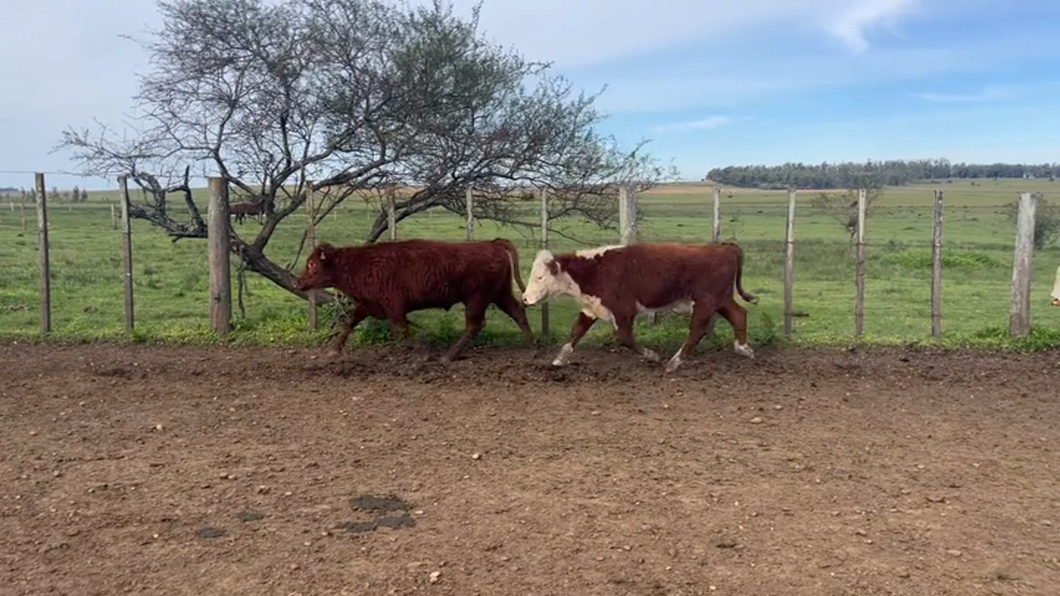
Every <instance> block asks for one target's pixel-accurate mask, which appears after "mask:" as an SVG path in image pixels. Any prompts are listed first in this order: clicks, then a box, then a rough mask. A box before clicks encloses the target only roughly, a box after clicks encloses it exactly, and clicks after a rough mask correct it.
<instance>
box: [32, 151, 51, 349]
mask: <svg viewBox="0 0 1060 596" xmlns="http://www.w3.org/2000/svg"><path fill="white" fill-rule="evenodd" d="M34 177H35V182H36V184H37V250H38V251H39V253H40V328H41V331H43V332H44V333H51V332H52V280H51V262H50V261H49V260H48V194H47V190H46V188H47V187H46V186H45V185H44V172H37V173H36V174H35V176H34Z"/></svg>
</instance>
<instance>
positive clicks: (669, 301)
mask: <svg viewBox="0 0 1060 596" xmlns="http://www.w3.org/2000/svg"><path fill="white" fill-rule="evenodd" d="M742 274H743V251H742V250H741V249H740V247H739V246H738V245H736V244H733V243H730V242H723V243H719V244H707V245H702V244H700V245H689V244H675V243H660V244H648V243H645V244H633V245H630V246H602V247H598V248H593V249H587V250H581V251H577V252H574V253H565V254H558V255H553V254H552V253H550V252H549V251H547V250H542V251H540V252H539V253H537V258H535V259H534V266H533V268H532V269H531V271H530V280H529V286H528V287H527V289H526V290H525V291H524V292H523V303H524V304H528V305H529V304H535V303H537V302H539V301H541V300H543V299H546V298H548V297H549V296H553V295H557V294H567V295H570V296H574V297H575V298H577V299H578V300H579V301H580V302H581V303H582V305H583V306H584V308H583V309H582V311H581V313H580V314H579V315H578V319H577V320H576V321H575V323H574V326H573V328H572V329H571V335H570V339H569V340H568V341H567V343H566V344H564V346H563V348H562V349H561V350H560V352H559V355H558V356H556V359H555V360H553V361H552V364H553V365H554V366H563V365H565V364H566V363H567V361H568V359H569V358H570V355H571V353H572V352H573V351H574V347H575V346H576V345H578V341H580V340H581V338H582V336H583V335H585V333H586V332H587V331H588V330H589V328H590V327H592V325H593V323H595V322H596V320H597V319H604V320H609V321H611V322H612V324H613V325H614V327H615V335H616V336H617V339H618V340H619V341H620V342H621V343H622V344H623V345H625V346H626V347H628V348H630V349H631V350H633V351H634V352H636V353H638V354H641V355H642V356H644V357H645V358H647V359H648V360H651V361H653V362H658V361H659V355H658V354H656V353H655V352H653V351H652V350H650V349H648V348H644V347H641V346H639V345H637V342H636V340H634V339H633V320H634V319H635V318H636V316H637V314H639V313H642V312H648V311H653V310H660V309H664V308H673V309H675V310H677V309H687V308H691V312H692V320H691V324H690V328H689V333H688V338H687V339H685V343H684V345H682V346H681V349H679V350H678V351H677V353H676V354H674V355H673V357H672V358H670V361H669V362H667V364H666V371H667V372H671V371H674V370H676V369H677V367H679V366H680V365H681V362H682V360H681V359H682V357H683V356H685V355H688V354H691V353H693V351H694V350H695V348H696V345H697V344H698V343H699V340H700V339H702V337H703V333H704V331H705V330H706V327H707V323H708V322H709V321H710V319H711V317H712V316H713V315H714V313H715V312H717V313H719V314H721V316H723V317H725V318H726V319H728V320H729V322H730V323H732V326H733V329H734V330H735V332H736V343H735V350H736V352H737V353H738V354H742V355H744V356H747V357H751V358H753V357H754V351H753V350H752V349H751V348H750V346H748V345H747V310H746V309H744V307H742V306H740V305H739V304H737V303H736V300H735V299H734V298H733V287H734V286H735V288H736V290H737V291H738V292H739V293H740V297H742V298H743V299H744V300H746V301H747V302H751V303H755V302H757V299H756V298H755V297H754V296H752V295H751V294H748V293H747V292H745V291H744V290H743V287H742V285H741V278H742Z"/></svg>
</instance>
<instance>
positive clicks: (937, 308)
mask: <svg viewBox="0 0 1060 596" xmlns="http://www.w3.org/2000/svg"><path fill="white" fill-rule="evenodd" d="M945 194H946V191H944V190H936V191H935V225H934V227H933V228H932V235H931V336H932V337H934V338H935V339H939V338H941V337H942V201H943V198H944V197H945Z"/></svg>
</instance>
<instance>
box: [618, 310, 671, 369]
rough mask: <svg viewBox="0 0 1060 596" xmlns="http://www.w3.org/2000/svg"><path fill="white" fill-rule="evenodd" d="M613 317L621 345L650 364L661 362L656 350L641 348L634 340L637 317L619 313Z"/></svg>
mask: <svg viewBox="0 0 1060 596" xmlns="http://www.w3.org/2000/svg"><path fill="white" fill-rule="evenodd" d="M613 315H614V317H615V337H616V338H618V341H619V343H621V344H622V345H624V346H626V347H627V348H629V349H631V350H633V351H634V352H636V353H637V354H640V355H641V356H642V357H644V358H645V359H646V360H648V361H650V362H659V361H660V360H661V358H659V355H658V354H656V353H655V351H654V350H651V349H649V348H645V347H644V346H641V345H640V344H638V343H637V340H636V339H634V338H633V320H634V319H635V318H636V315H620V314H618V313H613Z"/></svg>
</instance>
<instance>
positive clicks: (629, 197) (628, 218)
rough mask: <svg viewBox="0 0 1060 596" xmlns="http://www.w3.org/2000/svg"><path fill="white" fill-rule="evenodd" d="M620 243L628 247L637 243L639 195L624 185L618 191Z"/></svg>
mask: <svg viewBox="0 0 1060 596" xmlns="http://www.w3.org/2000/svg"><path fill="white" fill-rule="evenodd" d="M618 229H619V243H620V244H622V245H624V246H628V245H630V244H633V243H635V242H636V241H637V193H635V192H632V191H630V189H629V187H627V186H625V185H623V186H620V187H619V189H618Z"/></svg>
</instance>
